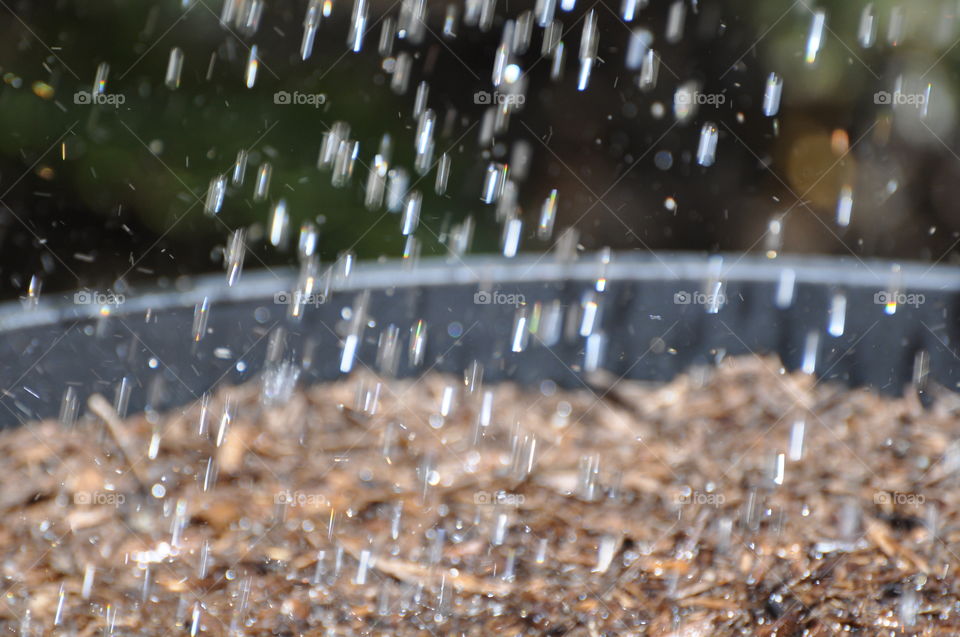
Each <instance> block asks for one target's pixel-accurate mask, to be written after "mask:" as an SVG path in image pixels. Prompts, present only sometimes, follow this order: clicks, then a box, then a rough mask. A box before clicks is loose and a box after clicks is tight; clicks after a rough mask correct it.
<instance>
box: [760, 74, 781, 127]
mask: <svg viewBox="0 0 960 637" xmlns="http://www.w3.org/2000/svg"><path fill="white" fill-rule="evenodd" d="M782 95H783V78H782V77H780V76H779V75H777V74H776V73H771V74H770V75H768V76H767V83H766V85H765V86H764V90H763V114H764V115H766V116H767V117H773V116H775V115H776V114H777V113H779V112H780V98H781V97H782Z"/></svg>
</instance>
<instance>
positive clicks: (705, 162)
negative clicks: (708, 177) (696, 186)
mask: <svg viewBox="0 0 960 637" xmlns="http://www.w3.org/2000/svg"><path fill="white" fill-rule="evenodd" d="M719 136H720V133H719V131H718V130H717V126H716V124H714V123H713V122H707V123H705V124H704V125H703V128H701V129H700V143H699V145H698V146H697V163H698V164H700V165H701V166H704V167H709V166H713V163H714V161H716V155H717V141H718V139H719Z"/></svg>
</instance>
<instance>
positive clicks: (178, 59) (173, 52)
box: [164, 47, 183, 91]
mask: <svg viewBox="0 0 960 637" xmlns="http://www.w3.org/2000/svg"><path fill="white" fill-rule="evenodd" d="M182 72H183V50H182V49H180V48H179V47H173V48H172V49H170V58H169V59H168V60H167V74H166V77H165V78H164V83H165V84H166V85H167V88H168V89H170V90H171V91H175V90H176V89H178V88H180V74H181V73H182Z"/></svg>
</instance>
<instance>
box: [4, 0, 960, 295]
mask: <svg viewBox="0 0 960 637" xmlns="http://www.w3.org/2000/svg"><path fill="white" fill-rule="evenodd" d="M487 4H489V3H487V2H475V1H474V0H468V1H467V2H466V3H463V2H456V3H453V4H452V5H449V4H447V3H442V2H433V3H428V4H425V5H424V4H422V3H417V2H411V1H410V0H403V2H396V3H394V2H390V1H383V0H376V1H374V2H372V3H370V5H369V8H368V14H367V20H366V22H365V23H363V24H362V25H361V26H362V29H363V31H364V32H365V36H364V38H363V43H362V46H361V47H359V48H360V51H359V52H353V51H352V50H351V47H350V46H349V45H348V33H349V32H350V31H351V25H352V20H351V16H352V15H354V11H355V5H354V2H353V1H352V0H332V2H328V3H325V4H322V5H318V4H313V5H312V3H311V2H309V1H308V0H291V1H285V2H279V1H276V0H272V1H271V0H264V1H260V0H242V1H236V0H176V1H174V0H164V1H161V2H152V3H142V4H141V3H129V2H121V1H120V0H113V1H111V0H98V1H84V0H71V1H67V0H49V1H47V2H42V3H41V2H35V1H15V0H0V16H2V18H0V34H2V37H0V76H2V83H0V121H2V127H0V298H3V299H15V298H18V297H23V296H24V295H26V294H27V293H28V290H29V288H30V287H31V280H32V281H33V285H34V286H38V285H42V289H43V291H44V292H47V291H64V290H72V289H77V288H84V287H86V288H90V289H99V290H107V289H109V290H114V291H119V292H128V291H132V290H134V289H136V288H137V287H143V286H155V285H161V286H164V285H167V286H169V285H173V284H174V283H175V281H176V279H177V277H180V276H183V275H193V274H200V273H208V272H216V271H218V270H222V268H223V265H224V249H225V246H226V245H227V243H228V238H229V236H230V234H231V232H233V231H234V230H236V229H239V228H245V229H246V234H245V236H244V240H245V243H246V247H247V250H246V260H245V267H246V268H262V267H274V266H279V265H294V264H295V263H296V262H297V249H296V248H297V235H298V234H299V230H300V228H301V226H302V225H303V224H304V223H313V224H315V226H316V228H317V229H318V244H317V245H318V250H319V254H320V257H321V259H322V260H323V261H327V262H329V261H330V260H331V259H334V258H336V256H337V255H338V254H340V253H342V252H344V251H352V252H354V253H355V254H356V255H357V256H358V257H359V258H363V259H375V258H378V257H381V256H384V255H386V256H399V255H401V254H402V253H403V251H404V249H405V246H408V244H407V243H406V238H405V237H404V236H402V235H401V232H400V217H401V215H400V214H398V213H395V212H389V211H387V210H385V209H384V207H383V206H377V207H374V208H375V209H372V210H371V209H370V207H368V206H365V205H364V198H365V189H366V185H367V180H368V173H369V171H370V169H371V167H373V166H375V160H374V156H375V155H376V154H377V152H378V149H379V148H380V146H381V140H382V137H383V135H384V134H385V133H386V134H389V135H390V138H391V140H392V146H393V150H392V153H391V155H392V157H391V159H390V166H391V168H394V167H403V168H404V169H405V170H406V171H407V172H408V173H409V174H410V184H411V188H413V187H415V188H417V189H418V190H419V191H420V192H421V194H422V209H421V214H420V225H419V228H418V229H417V230H416V238H417V241H418V244H419V251H420V254H421V255H423V256H428V255H440V254H445V253H447V252H448V249H449V243H450V240H451V231H452V229H453V228H455V227H456V226H457V225H458V224H462V223H463V221H464V220H465V219H466V218H467V217H472V219H473V221H474V224H475V228H476V230H475V233H474V236H473V238H472V248H471V251H472V252H483V253H498V252H500V251H501V250H502V243H501V226H500V224H499V223H498V221H502V219H500V220H498V218H497V212H496V211H495V208H496V206H491V205H488V204H486V203H484V202H483V201H481V192H482V190H483V185H484V174H485V171H486V170H487V167H488V165H489V164H490V163H491V162H502V163H506V164H509V165H510V171H511V173H510V174H511V179H512V180H513V181H514V182H515V183H516V209H515V210H513V211H512V212H511V213H510V214H512V215H514V216H515V217H516V218H520V219H522V220H523V221H524V226H523V227H524V230H523V232H522V238H521V243H520V248H521V250H522V251H526V252H543V251H546V250H549V249H551V247H552V246H553V244H554V243H555V242H556V240H557V238H558V236H559V231H560V230H561V229H563V228H566V227H570V226H573V227H575V228H576V229H577V230H578V232H579V243H580V245H581V246H582V247H583V248H584V249H597V248H600V247H603V246H610V247H612V248H615V249H621V250H630V249H638V250H687V251H698V252H703V253H707V252H711V253H712V252H718V251H750V252H758V253H761V254H766V255H767V256H768V257H770V258H776V257H777V256H778V255H780V254H784V253H820V254H844V255H849V254H851V253H852V254H855V255H856V256H857V257H858V258H863V259H865V258H868V257H878V258H886V259H894V260H920V261H925V262H929V263H931V264H932V263H937V262H939V263H944V262H955V261H956V260H957V255H958V250H957V245H958V237H960V206H958V205H957V202H960V157H958V144H957V130H956V128H957V126H956V125H957V112H956V111H957V102H956V99H957V91H958V88H960V84H958V82H960V78H958V75H957V68H958V67H957V62H958V60H960V47H958V46H957V44H958V41H960V40H958V38H960V24H958V20H960V0H923V1H922V2H921V1H916V0H914V1H913V2H893V1H888V0H883V1H876V2H863V1H861V0H837V1H834V2H826V1H822V2H814V0H798V1H796V2H792V1H791V0H777V1H772V0H771V1H768V2H756V1H755V0H752V1H748V0H649V2H643V1H637V2H631V0H627V1H626V2H624V3H622V4H621V3H620V2H619V0H617V1H610V0H601V1H600V2H594V3H591V2H590V0H578V1H577V2H576V4H575V5H574V6H572V7H570V6H568V5H567V4H566V3H564V5H563V6H562V7H557V9H556V13H555V18H556V20H557V21H559V23H560V25H561V26H560V27H559V31H558V33H560V39H561V41H562V42H563V43H564V48H565V50H566V58H565V59H564V60H562V64H558V62H557V58H556V55H555V54H553V53H548V54H547V55H544V54H543V50H544V47H543V45H542V42H543V39H544V29H542V28H540V27H539V26H538V25H537V23H536V19H534V20H533V25H532V36H531V38H530V43H529V46H528V47H526V50H525V51H523V50H522V49H523V48H524V47H521V50H520V51H519V52H517V54H516V55H514V56H513V57H512V58H511V62H512V63H513V64H515V65H516V66H517V68H519V69H520V71H521V72H522V74H523V75H522V82H521V83H520V84H522V95H523V97H524V99H523V104H522V108H519V109H516V110H515V111H513V112H512V113H511V114H510V117H509V125H508V126H507V127H506V129H505V130H502V131H499V130H498V131H497V132H496V134H493V135H490V134H488V133H489V132H488V131H487V132H485V124H484V117H489V115H487V113H488V112H491V111H492V110H495V107H491V105H490V104H489V103H484V98H483V97H478V95H482V94H481V93H479V92H481V91H487V92H493V91H494V87H493V86H492V83H491V78H492V74H493V72H494V61H495V59H496V52H497V49H498V46H499V45H500V43H501V41H502V39H503V34H504V28H505V21H506V20H507V19H511V20H516V21H517V23H520V24H523V22H522V21H523V20H524V19H527V20H529V15H528V16H527V18H524V17H523V16H524V12H530V14H532V15H534V16H535V15H536V14H537V13H538V11H537V10H538V8H540V9H542V3H541V5H540V7H538V6H537V5H535V4H534V3H533V2H510V3H509V4H508V5H507V4H504V0H499V4H498V5H497V6H496V9H495V11H494V12H493V13H492V18H491V19H490V20H489V22H488V23H486V24H485V23H484V21H485V18H484V16H483V15H481V17H480V19H479V21H477V19H476V15H474V19H473V24H470V20H471V19H470V18H469V16H470V15H471V12H475V11H480V12H481V14H482V13H483V10H484V7H485V6H486V5H487ZM311 6H313V8H314V9H315V10H319V11H320V12H321V13H322V19H321V20H320V22H319V26H318V27H317V33H316V38H315V41H314V43H313V48H312V52H311V54H310V55H309V56H308V57H307V59H306V60H304V59H302V57H303V56H302V54H301V44H302V39H303V33H304V22H305V16H307V14H308V10H309V9H310V8H311ZM451 6H452V7H453V8H452V9H451V8H450V7H451ZM411 7H413V9H411ZM418 7H420V8H418ZM631 7H633V13H635V15H633V16H631V15H630V13H631V10H630V9H631ZM567 8H570V9H571V10H569V11H566V10H564V9H567ZM411 10H413V11H414V12H416V11H420V10H422V11H423V12H424V14H423V15H424V16H425V17H424V22H425V28H424V30H423V32H422V33H420V34H419V36H416V35H415V34H411V33H404V32H403V30H402V28H400V29H398V25H401V26H402V24H403V19H404V18H403V16H404V14H403V12H404V11H408V12H409V11H411ZM451 12H453V13H455V14H456V15H455V19H451V18H450V16H451V15H452V14H451ZM631 18H632V19H631ZM593 20H595V21H596V25H597V33H598V39H597V45H596V54H595V56H593V58H591V59H592V66H591V68H592V72H591V74H590V77H589V81H588V83H587V86H586V87H585V89H584V90H578V72H579V69H580V60H579V57H580V56H581V55H582V49H581V40H582V37H583V33H582V32H583V29H584V25H585V24H589V23H590V22H591V21H593ZM514 26H515V25H514ZM510 28H513V27H510ZM384 31H386V33H384ZM647 34H649V35H647ZM631 41H633V42H634V43H636V42H644V43H647V44H649V46H651V47H652V49H655V51H656V56H657V58H658V59H659V65H658V66H657V67H656V71H657V72H656V74H655V80H654V81H653V82H651V81H650V78H649V77H647V78H646V79H644V78H642V77H641V76H642V74H643V71H644V70H646V71H650V70H652V69H638V68H636V66H635V65H631V64H629V63H628V58H629V55H628V53H629V51H628V49H629V45H630V43H631ZM385 42H386V44H384V43H385ZM254 47H255V49H254ZM354 48H355V47H354ZM174 50H176V51H174ZM252 50H253V51H255V54H256V59H255V62H253V63H251V60H252V57H251V51H252ZM171 58H173V61H171ZM401 58H402V59H401ZM407 64H409V67H406V65H407ZM398 65H399V66H401V67H404V68H409V73H406V72H405V71H403V70H399V71H398ZM251 66H253V67H255V68H253V69H252V70H253V71H255V77H254V78H253V81H252V82H251V76H250V74H251V72H252V70H251ZM631 66H633V67H634V68H629V67H631ZM107 67H108V68H107ZM170 68H179V69H180V70H179V72H178V73H173V75H171V71H170ZM557 68H559V69H561V70H562V71H563V73H562V77H561V76H559V75H558V74H557V73H556V69H557ZM98 69H99V72H98ZM105 69H106V70H105ZM771 73H775V74H776V75H777V76H778V77H779V78H780V79H781V80H782V83H783V85H782V97H781V98H780V103H779V108H776V109H771V108H770V105H769V104H768V105H767V107H766V108H765V105H764V98H765V94H769V93H770V89H769V88H768V87H767V85H768V83H770V82H771V81H772V80H771V79H770V75H771ZM551 76H553V77H551ZM98 81H101V82H100V83H99V84H97V85H96V86H95V83H97V82H98ZM422 82H426V83H427V85H428V87H429V93H428V96H427V102H426V103H427V105H428V106H429V108H431V109H433V111H434V112H435V113H436V122H437V123H436V133H435V135H434V140H435V143H436V150H435V151H434V154H433V160H434V163H433V165H432V167H431V170H430V171H429V172H428V173H427V174H425V175H423V176H422V177H421V176H420V175H419V174H418V173H417V172H416V171H415V170H414V160H415V153H414V140H415V137H416V135H417V126H418V119H417V117H415V114H414V103H415V96H416V94H417V91H418V86H420V84H421V83H422ZM678 89H679V90H678ZM97 91H100V94H99V97H100V100H99V103H92V102H94V101H96V100H92V99H91V98H90V96H91V92H93V94H94V95H96V94H97ZM282 92H286V94H287V95H294V94H297V93H299V94H300V95H301V97H302V96H307V98H302V99H301V100H300V102H299V103H296V102H295V100H290V102H289V103H284V98H282V97H279V98H278V97H277V96H278V95H283V94H284V93H282ZM690 95H693V96H694V98H693V99H692V100H691V99H690V98H689V96H690ZM318 96H319V97H318ZM684 96H687V97H684ZM768 97H769V96H768ZM478 102H479V103H478ZM691 102H692V103H691ZM771 110H775V112H774V113H771V112H770V111H771ZM336 122H344V123H346V124H348V125H349V136H350V139H352V140H356V141H357V142H359V146H358V152H357V154H356V159H355V162H354V164H353V166H352V175H351V177H350V180H349V183H346V184H340V185H339V187H335V186H334V184H333V183H331V181H332V180H331V172H330V170H321V169H319V168H318V155H319V153H320V149H321V145H322V143H323V138H324V135H325V134H327V133H328V132H329V131H330V130H331V129H332V128H333V127H334V126H335V123H336ZM707 122H710V123H713V124H714V125H715V129H716V131H717V136H718V144H717V150H716V159H715V162H713V164H712V165H706V166H705V165H701V163H702V162H699V163H698V161H697V159H698V153H697V150H698V144H699V143H700V140H701V135H702V131H703V125H704V124H705V123H707ZM244 150H245V151H247V166H246V171H245V173H244V180H243V183H235V182H234V180H233V179H227V180H226V182H225V183H226V188H225V191H224V193H223V197H222V199H223V202H222V205H220V206H217V207H218V208H219V212H216V213H212V212H211V211H210V210H206V211H205V208H209V206H208V205H207V202H208V195H209V194H210V193H209V192H208V191H209V190H210V188H211V184H212V183H213V182H212V180H215V179H216V178H217V176H219V175H226V176H227V177H230V176H231V175H232V173H233V171H234V167H235V164H236V162H237V156H238V152H240V151H244ZM443 152H446V153H448V154H449V156H450V158H451V169H450V178H449V184H448V186H447V188H446V190H445V192H443V193H442V194H438V193H437V192H436V189H435V187H434V183H435V173H436V163H435V161H436V160H437V159H438V158H439V156H440V154H441V153H443ZM265 163H269V164H270V166H271V169H272V174H271V177H270V185H269V191H268V193H267V194H266V196H265V197H262V198H256V197H255V196H254V188H255V182H256V178H257V171H258V169H259V168H260V167H261V166H262V165H263V164H265ZM707 163H709V162H707ZM553 189H556V190H557V192H558V194H557V202H558V207H557V214H556V229H557V230H556V232H554V233H553V234H552V235H550V236H549V237H545V236H543V235H541V236H540V237H539V238H538V236H537V224H538V218H539V216H540V212H541V206H542V204H543V202H544V199H545V198H546V197H548V196H549V194H550V192H551V190H553ZM281 200H282V201H283V205H285V211H286V214H287V215H289V221H288V225H289V230H288V232H287V233H286V235H288V236H287V237H286V238H285V240H284V241H282V242H280V243H281V245H278V246H275V245H272V244H271V242H270V241H269V234H270V224H271V219H272V218H273V215H275V214H276V208H277V205H278V203H279V202H280V201H281Z"/></svg>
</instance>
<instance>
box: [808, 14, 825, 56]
mask: <svg viewBox="0 0 960 637" xmlns="http://www.w3.org/2000/svg"><path fill="white" fill-rule="evenodd" d="M826 26H827V13H826V11H824V10H823V9H817V10H816V11H814V12H813V16H812V18H811V21H810V33H809V34H808V35H807V49H806V54H805V55H804V61H805V62H806V63H807V64H808V65H813V64H814V63H816V61H817V55H818V54H819V53H820V49H821V47H822V46H823V32H824V29H825V28H826Z"/></svg>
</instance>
